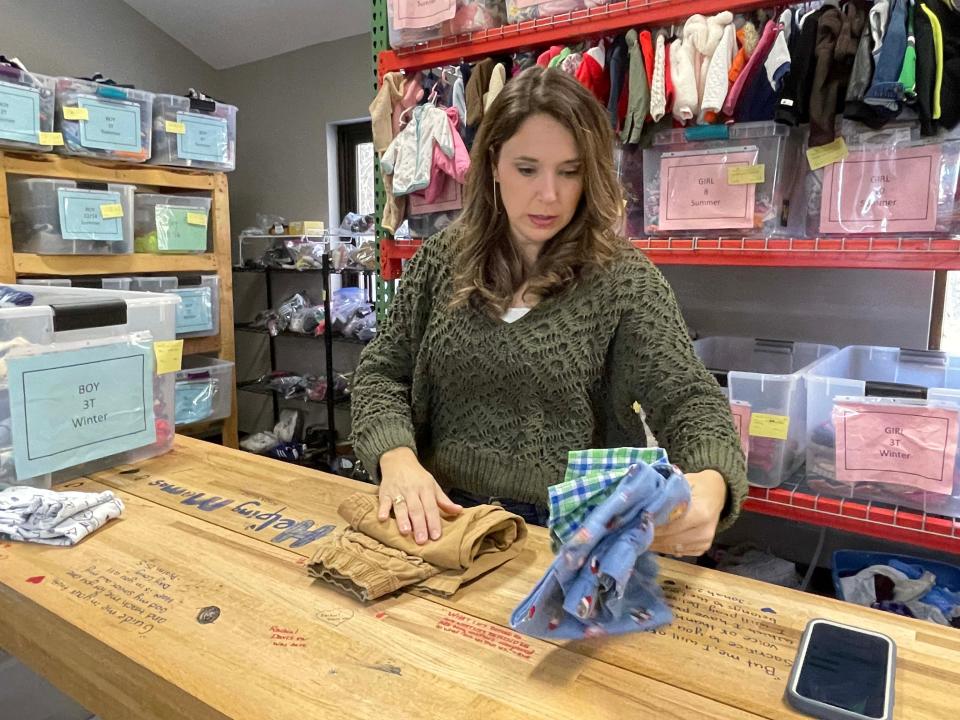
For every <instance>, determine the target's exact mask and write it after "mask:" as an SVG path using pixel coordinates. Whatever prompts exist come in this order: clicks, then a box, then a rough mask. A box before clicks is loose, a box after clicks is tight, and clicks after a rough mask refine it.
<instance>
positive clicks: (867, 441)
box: [833, 402, 960, 494]
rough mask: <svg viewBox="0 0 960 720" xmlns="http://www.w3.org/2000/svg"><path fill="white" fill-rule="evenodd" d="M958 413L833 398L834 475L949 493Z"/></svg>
mask: <svg viewBox="0 0 960 720" xmlns="http://www.w3.org/2000/svg"><path fill="white" fill-rule="evenodd" d="M958 414H960V411H957V410H954V409H950V408H944V407H926V406H922V405H901V406H896V405H880V404H877V403H858V402H837V403H836V404H835V405H834V407H833V425H834V428H836V432H837V458H836V460H837V480H839V481H841V482H874V483H894V484H898V485H908V486H910V487H915V488H919V489H920V490H926V491H927V492H932V493H943V494H950V493H951V492H952V491H953V469H954V464H955V462H956V458H957V422H958Z"/></svg>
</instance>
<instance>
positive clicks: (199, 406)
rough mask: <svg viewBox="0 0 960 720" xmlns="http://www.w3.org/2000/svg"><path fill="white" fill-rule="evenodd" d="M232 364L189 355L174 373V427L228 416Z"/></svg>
mask: <svg viewBox="0 0 960 720" xmlns="http://www.w3.org/2000/svg"><path fill="white" fill-rule="evenodd" d="M232 400H233V363H232V362H230V361H228V360H217V359H216V358H208V357H203V356H201V355H190V356H187V357H185V358H184V359H183V369H182V370H180V371H179V372H178V373H177V425H190V424H192V423H197V422H208V421H210V420H221V419H223V418H225V417H228V416H229V415H230V409H231V408H230V406H231V402H232Z"/></svg>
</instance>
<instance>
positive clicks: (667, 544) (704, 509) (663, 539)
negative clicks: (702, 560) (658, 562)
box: [650, 470, 727, 557]
mask: <svg viewBox="0 0 960 720" xmlns="http://www.w3.org/2000/svg"><path fill="white" fill-rule="evenodd" d="M686 478H687V482H689V483H690V507H689V508H687V512H686V514H685V515H683V516H682V517H680V518H678V519H676V520H674V521H673V522H671V523H667V524H666V525H661V526H660V527H658V528H657V529H656V531H655V533H654V537H653V544H652V545H651V546H650V549H651V550H653V551H655V552H659V553H663V554H664V555H674V556H676V557H694V556H699V555H703V554H704V553H705V552H706V551H707V550H709V549H710V546H711V545H712V544H713V536H714V535H716V532H717V523H718V522H720V513H721V512H723V506H724V504H725V503H726V501H727V483H726V482H725V481H724V479H723V476H722V475H721V474H720V473H718V472H717V471H716V470H703V471H702V472H698V473H690V474H689V475H687V476H686Z"/></svg>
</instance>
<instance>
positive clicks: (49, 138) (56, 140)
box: [38, 132, 63, 145]
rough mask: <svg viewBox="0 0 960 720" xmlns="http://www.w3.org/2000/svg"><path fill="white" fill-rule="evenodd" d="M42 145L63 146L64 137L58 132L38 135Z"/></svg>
mask: <svg viewBox="0 0 960 720" xmlns="http://www.w3.org/2000/svg"><path fill="white" fill-rule="evenodd" d="M38 135H39V140H40V144H41V145H63V135H61V134H60V133H58V132H41V133H38Z"/></svg>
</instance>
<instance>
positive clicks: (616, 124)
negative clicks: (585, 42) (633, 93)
mask: <svg viewBox="0 0 960 720" xmlns="http://www.w3.org/2000/svg"><path fill="white" fill-rule="evenodd" d="M629 64H630V61H629V58H628V55H627V41H626V39H624V37H623V36H622V35H619V36H617V38H616V39H615V40H614V41H613V42H612V43H611V44H610V46H609V48H607V69H608V70H609V71H610V99H609V101H608V102H607V114H608V115H609V116H610V127H612V128H613V130H614V131H619V130H620V98H621V96H622V95H625V94H626V92H627V82H628V79H629V74H628V71H629Z"/></svg>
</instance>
